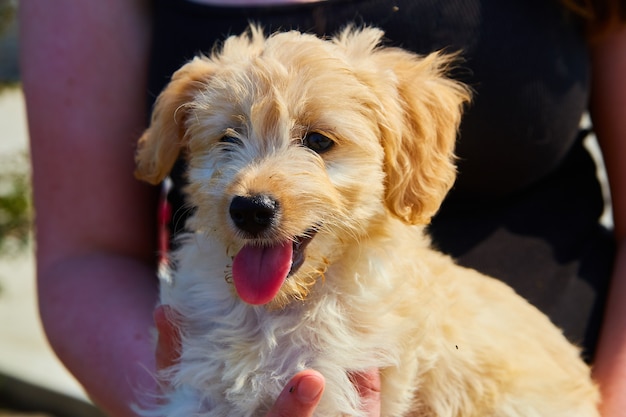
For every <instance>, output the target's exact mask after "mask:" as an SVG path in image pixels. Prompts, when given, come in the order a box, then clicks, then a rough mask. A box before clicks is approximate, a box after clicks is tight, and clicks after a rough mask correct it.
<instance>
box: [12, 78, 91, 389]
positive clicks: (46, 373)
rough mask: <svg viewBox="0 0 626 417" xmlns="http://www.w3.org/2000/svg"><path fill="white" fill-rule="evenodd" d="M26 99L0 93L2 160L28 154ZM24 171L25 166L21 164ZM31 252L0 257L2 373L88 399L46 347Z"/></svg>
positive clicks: (14, 90) (18, 93)
mask: <svg viewBox="0 0 626 417" xmlns="http://www.w3.org/2000/svg"><path fill="white" fill-rule="evenodd" d="M27 138H28V133H27V127H26V116H25V111H24V99H23V96H22V92H21V90H20V89H18V88H11V89H7V90H2V91H1V92H0V170H1V169H2V164H3V163H2V162H1V161H7V160H12V159H14V158H15V157H16V156H17V155H23V154H24V153H26V152H27V151H28V140H27ZM24 169H27V166H24ZM34 277H35V267H34V262H33V250H32V247H29V248H28V249H26V250H23V251H21V252H19V253H17V254H8V255H7V254H4V255H3V254H0V373H2V374H6V375H9V376H12V377H15V378H18V379H21V380H24V381H27V382H29V383H32V384H35V385H38V386H42V387H45V388H49V389H52V390H55V391H58V392H60V393H63V394H67V395H70V396H73V397H77V398H79V399H86V396H85V394H84V392H83V390H82V388H81V387H80V385H79V384H78V383H77V382H76V381H75V379H74V378H73V377H72V376H71V375H70V374H69V373H68V372H67V371H66V370H65V368H64V367H63V365H61V363H60V362H59V361H58V359H57V358H56V356H55V355H54V353H53V352H52V350H51V349H50V347H49V345H48V343H47V341H46V338H45V335H44V333H43V330H42V328H41V323H40V321H39V316H38V313H37V302H36V291H35V280H34Z"/></svg>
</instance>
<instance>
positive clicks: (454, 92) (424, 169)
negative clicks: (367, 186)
mask: <svg viewBox="0 0 626 417" xmlns="http://www.w3.org/2000/svg"><path fill="white" fill-rule="evenodd" d="M374 55H375V56H377V59H378V62H379V65H382V66H383V67H387V68H389V69H390V70H391V75H389V76H391V77H393V78H395V84H396V87H395V88H396V92H395V94H386V95H384V97H379V98H380V100H381V105H382V109H383V111H384V112H385V113H383V114H382V115H381V119H380V122H379V127H380V129H381V132H382V139H381V142H382V146H383V148H384V150H385V162H384V170H385V173H386V190H385V203H386V205H387V207H388V209H389V210H390V211H391V212H392V213H393V214H394V215H396V216H397V217H399V218H400V219H401V220H403V221H404V222H406V223H409V224H428V223H429V222H430V219H431V217H432V216H434V215H435V213H436V212H437V210H438V209H439V207H440V205H441V203H442V201H443V199H444V197H445V196H446V194H447V193H448V191H449V190H450V188H451V187H452V185H453V183H454V180H455V178H456V167H455V164H454V159H455V157H454V147H455V142H456V135H457V131H458V127H459V124H460V121H461V115H462V111H463V105H464V104H465V103H467V102H469V100H470V98H471V94H470V90H469V88H468V87H467V86H465V85H464V84H462V83H460V82H457V81H454V80H452V79H450V78H447V77H446V74H445V73H446V71H447V70H448V68H449V67H450V65H451V63H452V62H453V61H454V59H455V56H454V55H444V54H441V53H432V54H430V55H427V56H425V57H420V56H417V55H415V54H412V53H409V52H406V51H403V50H401V49H398V48H382V49H378V50H377V51H375V52H374ZM392 98H393V101H394V102H390V100H391V99H392ZM392 109H395V111H393V110H392ZM394 114H395V116H393V115H394Z"/></svg>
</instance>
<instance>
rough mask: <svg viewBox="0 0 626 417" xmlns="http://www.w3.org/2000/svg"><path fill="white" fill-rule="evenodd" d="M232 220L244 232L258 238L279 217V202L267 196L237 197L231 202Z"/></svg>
mask: <svg viewBox="0 0 626 417" xmlns="http://www.w3.org/2000/svg"><path fill="white" fill-rule="evenodd" d="M229 213H230V218H231V219H232V220H233V222H234V223H235V225H236V226H237V227H238V228H239V229H240V230H242V231H244V232H246V233H249V234H250V235H252V236H257V235H259V234H260V233H261V232H263V231H264V230H266V229H268V228H270V227H271V226H272V224H274V222H275V221H276V218H277V216H278V213H279V210H278V201H276V200H274V199H273V198H272V197H269V196H267V195H254V196H249V197H242V196H237V197H234V198H233V200H232V201H231V202H230V209H229Z"/></svg>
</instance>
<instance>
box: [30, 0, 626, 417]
mask: <svg viewBox="0 0 626 417" xmlns="http://www.w3.org/2000/svg"><path fill="white" fill-rule="evenodd" d="M100 3H101V2H96V1H84V2H79V3H76V2H69V1H67V0H60V1H57V2H54V3H50V4H48V3H46V2H36V1H24V2H22V4H21V5H20V17H21V23H20V26H21V31H22V33H21V48H22V52H21V53H22V58H21V59H22V78H23V82H24V91H25V94H26V98H27V104H28V114H29V127H30V132H31V141H32V147H31V148H32V158H33V175H34V198H35V209H36V212H37V219H36V229H37V230H36V232H37V262H38V288H39V296H40V308H41V316H42V321H43V324H44V327H45V329H46V332H47V334H48V337H49V339H50V342H51V344H52V346H53V347H54V349H55V351H56V353H57V354H58V356H59V357H60V358H61V360H62V361H63V362H64V363H65V364H66V366H68V368H69V369H70V370H71V371H72V372H73V373H74V375H75V376H76V377H77V379H78V380H79V381H80V382H81V383H82V384H83V385H84V386H85V388H86V390H87V392H88V393H89V395H90V396H91V397H92V398H93V400H94V402H95V403H96V404H98V405H99V406H101V407H102V409H103V410H105V411H106V412H107V413H109V414H111V415H115V416H132V415H135V413H134V411H133V409H132V408H131V404H133V403H137V402H138V401H139V399H138V398H137V397H136V393H137V392H139V391H141V390H145V389H153V390H155V389H156V387H155V384H154V381H153V378H152V376H151V374H152V373H153V372H154V370H155V369H156V367H157V362H159V364H160V365H161V366H164V365H166V364H167V363H168V361H171V360H175V347H176V329H175V328H173V327H172V325H171V323H170V322H169V321H168V320H166V319H165V316H164V315H163V314H162V311H157V312H156V314H155V315H154V318H153V309H154V305H155V303H156V299H157V282H156V275H155V259H154V254H155V253H156V243H155V242H156V236H155V230H154V229H155V228H154V224H155V215H156V209H155V207H156V205H157V200H158V190H155V189H152V188H149V187H147V186H145V185H143V184H141V183H139V182H137V181H135V180H134V179H133V175H132V172H133V170H134V160H133V151H132V150H133V146H134V143H135V142H136V139H137V137H138V136H139V135H140V133H141V132H142V131H143V129H144V128H145V125H146V121H147V113H148V110H149V108H150V106H149V105H146V92H148V93H149V96H150V98H151V99H154V97H156V95H157V94H158V93H159V91H160V89H161V88H162V87H163V86H164V85H165V84H166V83H167V81H168V77H169V75H170V74H171V73H172V72H173V71H174V70H175V69H176V68H178V67H179V66H180V65H181V64H183V63H184V62H185V60H187V59H190V58H191V57H192V56H193V55H195V54H196V53H197V52H199V51H207V52H208V51H210V49H211V48H212V46H213V44H214V42H216V41H219V40H222V39H223V38H224V37H225V36H226V35H227V34H231V33H239V32H241V31H242V30H243V29H244V28H245V27H246V26H247V24H248V21H249V20H254V21H258V22H260V23H261V24H263V25H265V27H266V29H267V30H268V31H271V30H278V29H289V28H298V29H300V30H305V31H313V32H315V33H318V34H320V35H324V34H332V33H334V32H336V31H337V30H338V29H339V28H340V27H341V26H343V25H345V24H347V23H350V22H353V21H356V23H363V24H370V25H374V26H378V27H381V28H382V29H383V30H385V32H386V36H387V38H388V39H389V42H390V43H391V44H395V45H399V46H402V47H405V48H407V49H410V50H412V51H414V52H419V53H425V52H429V51H432V50H435V49H442V48H444V49H446V50H448V51H457V50H460V51H462V56H463V59H464V62H462V63H460V64H459V66H458V68H457V69H456V70H455V71H456V72H455V73H454V74H453V75H455V76H456V77H458V78H459V79H460V80H462V81H464V82H466V83H468V84H469V85H470V86H471V87H472V88H473V89H474V90H475V92H476V94H475V101H474V104H473V105H472V107H471V108H470V109H469V110H468V114H467V116H466V119H465V121H464V122H463V125H462V126H461V131H460V136H459V143H458V145H459V148H458V154H459V157H460V158H459V171H460V175H459V179H458V182H457V185H456V186H455V189H454V190H453V191H452V193H451V194H450V196H449V198H448V201H447V202H446V203H445V204H444V206H443V208H442V210H441V213H440V214H439V216H438V217H437V218H435V220H434V221H433V225H432V227H431V233H432V235H433V238H434V242H435V244H436V245H437V246H438V247H439V248H441V249H442V250H444V251H446V252H448V253H451V254H452V255H453V256H455V257H456V258H457V259H459V261H460V263H461V264H464V265H467V266H472V267H475V268H476V269H479V270H481V272H486V273H488V274H490V275H494V276H497V277H500V278H502V279H503V280H505V281H506V282H508V283H510V284H511V285H513V286H514V288H516V289H517V290H518V292H520V293H521V294H522V295H524V296H526V297H527V298H529V299H531V301H533V302H534V303H535V304H537V305H538V306H539V307H540V308H541V309H542V310H543V311H544V312H546V314H548V315H549V316H550V317H551V318H552V319H553V320H554V321H555V322H556V323H557V324H558V325H560V326H562V327H563V328H564V329H565V331H566V334H567V335H568V336H569V337H570V338H571V339H574V341H576V342H579V343H584V347H585V352H586V354H587V356H588V358H589V360H592V361H593V364H594V370H595V377H596V379H597V381H598V382H599V383H600V386H601V388H602V392H603V397H604V401H603V404H602V412H603V415H604V416H607V417H613V416H617V415H619V413H620V412H622V410H624V409H625V408H626V398H625V397H624V395H623V393H624V392H626V323H625V322H624V321H626V311H624V310H626V307H625V305H626V303H624V302H623V300H624V298H625V297H626V253H625V251H626V246H625V245H626V243H624V242H625V239H626V217H625V216H626V201H625V199H626V168H624V166H623V164H621V162H620V160H619V159H620V156H621V155H622V154H624V151H625V149H624V146H625V145H624V143H626V142H624V138H626V124H625V123H624V121H625V120H626V114H624V111H625V109H626V81H624V80H623V74H624V71H625V70H626V29H625V28H624V22H626V11H625V10H624V6H623V4H622V2H620V1H617V0H615V1H612V0H597V1H589V2H574V1H572V2H563V3H571V4H561V3H560V2H559V1H557V0H552V1H548V2H521V1H520V2H505V3H506V4H504V3H502V2H497V1H493V0H492V1H487V0H484V1H467V2H460V1H444V2H436V3H437V4H436V5H435V4H431V3H432V2H422V1H408V0H405V1H400V0H398V1H395V2H387V1H344V0H327V1H322V2H315V1H314V2H304V3H306V4H292V3H297V1H294V0H291V1H289V0H270V1H269V2H268V1H265V2H263V1H254V0H238V1H236V2H235V1H231V2H227V1H219V0H195V1H190V0H188V1H185V0H154V1H153V2H147V1H140V0H137V1H122V0H113V1H109V2H106V4H100ZM261 3H265V4H261ZM267 3H270V4H267ZM286 3H289V4H286ZM588 103H590V104H591V114H592V119H593V124H594V131H595V132H596V134H597V136H598V138H599V141H600V143H601V146H602V149H603V151H604V157H605V161H606V165H607V172H608V175H609V180H610V186H611V194H612V198H613V213H614V219H613V220H614V230H613V236H614V237H611V236H610V235H608V234H606V233H605V231H604V230H603V229H602V227H601V226H600V225H599V224H598V217H599V214H600V212H601V210H602V201H601V194H600V193H599V187H598V184H597V181H596V180H595V167H594V165H593V163H592V162H591V161H590V159H589V156H588V154H587V153H586V151H585V150H584V148H582V146H581V142H580V140H579V139H578V138H577V136H578V132H579V129H578V120H579V119H580V115H581V114H582V112H583V111H584V110H585V109H586V108H587V105H588ZM174 177H175V179H176V175H174ZM178 179H180V178H179V177H178ZM176 184H177V185H178V184H179V182H176ZM175 196H176V194H174V197H175ZM174 204H175V205H176V207H180V203H179V202H177V201H175V200H174ZM177 212H180V211H177ZM181 222H182V219H179V218H176V219H175V220H174V222H173V223H172V224H173V225H178V224H181ZM613 254H614V255H613ZM609 287H610V290H609ZM154 319H156V323H157V327H158V329H159V331H160V340H161V342H160V343H159V349H158V352H157V358H155V352H154V344H153V341H152V336H151V334H150V328H151V327H152V326H153V323H154V321H155V320H154ZM600 326H601V329H602V330H601V334H598V330H599V329H600ZM294 378H295V379H294V380H293V381H292V382H291V383H290V384H288V386H287V387H286V389H285V391H284V393H283V395H281V396H280V397H279V398H278V399H277V403H276V406H275V407H274V409H273V410H272V411H271V412H270V415H302V416H306V415H311V414H312V413H313V411H314V408H315V404H316V401H317V400H318V399H319V396H320V395H321V392H322V389H323V376H321V375H319V374H318V373H316V372H314V371H306V372H305V373H303V374H299V375H296V376H294ZM354 380H355V382H356V383H357V384H359V386H362V387H363V389H362V391H363V392H364V395H365V394H366V393H369V394H367V395H366V399H367V400H366V401H367V402H368V404H370V405H371V408H372V413H371V415H376V412H377V410H376V405H377V402H376V401H377V399H376V398H377V395H376V394H377V373H376V372H375V371H373V372H371V374H369V375H365V376H363V375H357V376H355V377H354ZM290 391H291V392H290ZM300 394H302V395H300Z"/></svg>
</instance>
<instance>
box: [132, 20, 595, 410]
mask: <svg viewBox="0 0 626 417" xmlns="http://www.w3.org/2000/svg"><path fill="white" fill-rule="evenodd" d="M381 39H382V32H380V31H379V30H377V29H372V28H364V29H354V28H348V29H346V30H345V31H343V32H342V33H341V34H339V35H338V36H337V37H336V38H333V39H330V40H321V39H318V38H316V37H314V36H311V35H303V34H300V33H298V32H286V33H279V34H275V35H272V36H270V37H268V38H266V37H264V36H263V34H262V33H261V30H260V29H258V28H254V27H253V28H251V29H250V31H249V32H248V33H246V34H244V35H242V36H238V37H231V38H229V39H228V40H226V41H225V43H224V44H223V46H222V48H221V49H220V50H219V51H217V52H215V53H214V54H213V55H211V56H209V57H198V58H196V59H194V60H193V61H191V62H189V63H188V64H186V65H185V66H184V67H183V68H182V69H180V70H179V71H178V72H177V73H176V74H175V75H174V76H173V79H172V81H171V83H170V84H169V86H168V87H167V88H166V89H165V90H164V92H163V93H162V94H161V95H160V97H159V98H158V100H157V103H156V107H155V110H154V114H153V119H152V123H151V125H150V127H149V129H148V130H147V131H146V132H145V134H144V135H143V136H142V138H141V140H140V144H139V151H138V156H137V162H138V168H137V176H138V178H141V179H144V180H146V181H149V182H152V183H158V182H159V181H161V180H162V179H163V178H164V177H165V176H166V175H167V174H168V172H169V171H170V169H171V167H172V165H173V163H174V161H175V160H176V159H177V158H178V157H179V156H180V155H184V156H185V157H186V158H187V160H188V161H189V170H188V179H189V184H190V185H189V186H188V188H187V190H186V193H187V198H188V204H189V206H190V207H193V208H194V210H195V211H194V214H193V216H192V217H191V218H190V220H189V221H188V224H187V226H188V228H189V230H191V232H190V233H187V234H186V235H184V236H183V237H182V238H181V239H180V241H179V243H180V246H179V249H178V250H176V251H175V252H174V253H173V254H171V259H172V264H173V265H175V267H173V268H172V269H171V271H170V273H169V275H168V276H166V277H163V281H162V286H161V293H162V302H163V303H164V304H169V305H170V306H172V307H173V309H174V310H176V311H177V312H178V313H179V316H180V318H179V325H180V329H181V332H182V337H183V343H182V352H181V358H180V363H179V364H177V365H174V366H172V367H171V368H169V369H168V370H165V371H163V372H162V373H161V375H160V377H161V378H162V379H163V380H164V383H165V384H166V386H167V387H166V388H164V390H165V394H164V396H165V399H164V400H163V405H162V407H161V408H159V409H157V410H153V412H154V413H155V414H156V415H165V416H169V417H189V416H232V417H237V416H262V415H264V413H265V412H266V411H267V409H268V408H269V406H270V405H271V404H272V402H273V401H274V400H275V399H276V398H277V396H278V393H279V392H280V391H281V389H282V388H283V387H284V385H285V384H286V382H287V381H288V380H289V378H290V377H291V376H293V375H294V374H295V373H296V372H297V371H299V370H302V369H305V368H314V369H317V370H318V371H320V372H321V373H322V374H323V375H324V376H325V378H326V381H327V386H326V390H325V393H324V396H323V398H322V401H321V404H320V406H319V408H318V409H317V412H316V415H317V416H324V417H328V416H362V415H363V412H362V409H361V404H360V402H359V396H358V394H357V390H356V389H355V387H354V386H353V385H352V383H351V382H350V379H349V372H354V371H361V370H365V369H369V368H372V367H378V368H380V369H381V373H382V399H383V400H382V415H383V416H404V415H407V416H408V415H411V416H422V417H435V416H437V417H470V416H472V417H486V416H498V417H504V416H506V417H513V416H518V417H521V416H524V417H531V416H533V417H537V416H546V417H547V416H550V417H576V416H597V412H596V411H595V410H596V402H597V400H598V394H597V390H596V388H595V386H594V385H593V383H592V382H591V380H590V376H589V374H590V373H589V369H588V367H587V366H586V365H585V364H584V363H583V362H582V361H581V360H580V359H579V352H578V350H577V348H575V347H574V346H572V345H570V344H569V343H568V342H567V341H566V340H565V338H564V337H563V336H562V334H561V333H560V331H559V330H558V329H556V328H555V327H554V326H553V325H552V324H551V323H550V322H549V320H548V319H547V318H546V317H545V316H543V315H542V314H541V313H540V312H539V311H537V310H536V309H535V308H533V307H531V306H530V305H529V304H528V303H527V302H525V301H524V300H522V299H521V298H520V297H518V296H517V295H515V293H514V292H513V291H512V290H511V289H510V288H508V287H507V286H505V285H504V284H502V283H500V282H499V281H497V280H494V279H491V278H488V277H485V276H482V275H480V274H479V273H477V272H475V271H472V270H468V269H464V268H461V267H459V266H456V265H455V264H454V263H453V261H452V260H451V259H449V258H448V257H446V256H444V255H442V254H440V253H438V252H436V251H434V250H432V249H431V248H430V243H429V240H428V239H427V237H426V236H425V235H424V233H423V229H424V226H425V225H426V224H427V223H428V222H429V220H430V218H431V217H432V216H433V214H434V213H435V212H436V211H437V209H438V208H439V205H440V203H441V201H442V200H443V198H444V196H445V194H446V193H447V191H448V190H449V188H450V187H451V186H452V183H453V181H454V177H455V168H454V156H453V148H454V143H455V139H456V131H457V128H458V125H459V121H460V118H461V113H462V108H463V106H464V104H465V103H467V102H468V100H469V92H468V90H467V88H466V87H464V86H463V85H461V84H460V83H457V82H455V81H452V80H450V79H448V78H446V76H445V72H446V70H447V69H448V68H449V66H450V65H451V64H452V59H453V58H451V57H449V56H446V55H442V54H439V53H433V54H431V55H428V56H424V57H420V56H416V55H414V54H411V53H408V52H405V51H403V50H400V49H397V48H385V47H382V46H380V44H381ZM307 132H320V133H323V134H324V135H326V136H327V137H329V138H331V139H332V140H333V141H334V142H335V145H334V147H332V148H331V149H330V150H328V151H327V152H324V153H321V154H317V153H315V152H313V151H312V150H310V149H308V148H306V147H305V146H303V144H302V139H303V137H305V135H306V133H307ZM225 135H226V136H228V137H230V138H235V139H238V140H229V141H220V139H221V138H222V137H224V136H225ZM254 194H269V195H272V196H273V197H274V198H276V199H277V200H278V201H279V202H280V207H281V213H280V221H279V222H277V224H276V225H274V226H273V227H271V228H269V229H268V230H266V231H264V232H263V233H262V234H261V235H260V236H259V237H258V238H255V239H254V243H255V244H258V245H263V244H270V243H272V242H280V241H286V240H290V239H295V238H296V237H298V236H302V235H304V234H307V233H313V232H316V233H315V236H314V237H313V239H312V241H311V243H310V245H309V246H308V248H307V251H306V260H305V262H304V264H303V265H302V267H301V268H300V269H299V270H298V271H297V272H296V273H295V274H293V275H292V276H290V277H288V278H287V281H286V282H285V284H284V285H283V287H282V289H281V290H280V292H279V294H278V295H277V296H276V298H275V299H274V300H273V301H271V302H270V303H269V304H267V305H262V306H252V305H248V304H246V303H244V302H243V301H241V300H240V299H239V298H238V296H237V294H236V292H235V290H234V289H233V285H232V283H231V281H232V280H231V278H232V276H231V268H232V258H233V256H234V255H235V254H236V253H237V251H238V250H239V249H240V248H241V247H242V246H243V244H244V242H245V241H246V236H244V235H243V234H242V233H241V232H240V231H238V230H237V228H236V227H235V226H234V225H233V222H232V221H231V219H230V218H229V205H230V202H231V200H232V198H233V197H234V196H237V195H254ZM459 233H463V231H462V230H459ZM248 243H250V242H248Z"/></svg>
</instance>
